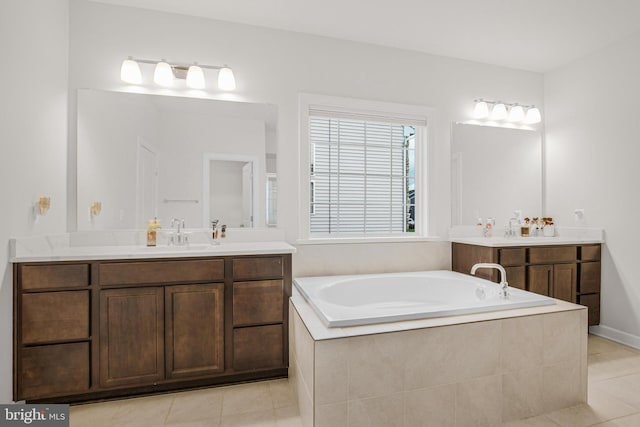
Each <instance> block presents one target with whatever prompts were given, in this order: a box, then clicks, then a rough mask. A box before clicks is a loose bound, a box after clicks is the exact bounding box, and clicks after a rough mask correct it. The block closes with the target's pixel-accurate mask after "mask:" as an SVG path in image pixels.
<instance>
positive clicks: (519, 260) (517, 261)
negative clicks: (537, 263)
mask: <svg viewBox="0 0 640 427" xmlns="http://www.w3.org/2000/svg"><path fill="white" fill-rule="evenodd" d="M526 253H527V250H526V249H525V248H509V249H505V248H502V249H500V265H502V266H503V267H506V266H511V265H523V264H524V263H525V262H526Z"/></svg>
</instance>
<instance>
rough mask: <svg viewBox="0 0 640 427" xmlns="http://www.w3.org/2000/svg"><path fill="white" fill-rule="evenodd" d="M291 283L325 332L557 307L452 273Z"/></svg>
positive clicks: (546, 300)
mask: <svg viewBox="0 0 640 427" xmlns="http://www.w3.org/2000/svg"><path fill="white" fill-rule="evenodd" d="M507 279H508V278H507ZM294 284H295V286H296V288H297V289H298V291H299V292H300V293H301V294H302V295H303V296H304V298H305V299H306V300H307V302H308V303H309V304H310V305H311V307H312V308H313V309H314V310H315V312H316V314H318V316H319V317H320V319H321V320H322V321H323V322H324V324H325V325H326V326H327V327H329V328H331V327H344V326H357V325H367V324H373V323H383V322H394V321H401V320H417V319H426V318H433V317H443V316H454V315H460V314H472V313H481V312H487V311H496V310H509V309H515V308H526V307H537V306H543V305H552V304H555V300H554V299H552V298H548V297H545V296H542V295H537V294H533V293H531V292H527V291H523V290H520V289H516V288H510V289H509V298H507V299H503V298H500V297H499V295H498V291H499V289H500V285H498V284H497V283H494V282H490V281H488V280H484V279H480V278H478V277H474V276H469V275H466V274H461V273H456V272H452V271H424V272H414V273H388V274H368V275H360V276H325V277H307V278H298V279H295V280H294Z"/></svg>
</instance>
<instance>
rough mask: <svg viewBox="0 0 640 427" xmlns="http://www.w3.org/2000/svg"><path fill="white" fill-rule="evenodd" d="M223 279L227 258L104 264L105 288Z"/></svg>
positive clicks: (103, 280) (103, 284) (101, 275)
mask: <svg viewBox="0 0 640 427" xmlns="http://www.w3.org/2000/svg"><path fill="white" fill-rule="evenodd" d="M221 280H224V260H223V259H211V260H189V261H143V262H122V263H103V264H100V284H101V285H102V286H108V285H127V284H132V285H134V284H148V283H173V282H197V281H208V282H215V281H221Z"/></svg>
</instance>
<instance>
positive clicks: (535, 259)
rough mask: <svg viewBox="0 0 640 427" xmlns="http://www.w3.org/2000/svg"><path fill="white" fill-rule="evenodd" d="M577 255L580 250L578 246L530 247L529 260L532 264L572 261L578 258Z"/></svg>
mask: <svg viewBox="0 0 640 427" xmlns="http://www.w3.org/2000/svg"><path fill="white" fill-rule="evenodd" d="M577 255H578V250H577V247H576V246H558V247H544V248H530V249H529V262H530V263H531V264H553V263H558V262H572V261H575V260H576V259H577Z"/></svg>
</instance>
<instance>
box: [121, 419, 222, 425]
mask: <svg viewBox="0 0 640 427" xmlns="http://www.w3.org/2000/svg"><path fill="white" fill-rule="evenodd" d="M219 425H220V420H198V421H185V422H180V423H171V424H165V426H166V427H218V426H219ZM114 427H115V426H114Z"/></svg>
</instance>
